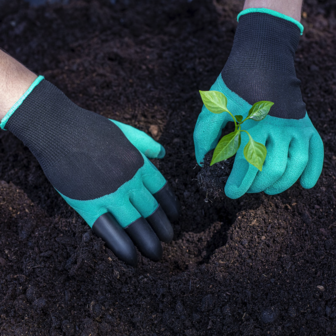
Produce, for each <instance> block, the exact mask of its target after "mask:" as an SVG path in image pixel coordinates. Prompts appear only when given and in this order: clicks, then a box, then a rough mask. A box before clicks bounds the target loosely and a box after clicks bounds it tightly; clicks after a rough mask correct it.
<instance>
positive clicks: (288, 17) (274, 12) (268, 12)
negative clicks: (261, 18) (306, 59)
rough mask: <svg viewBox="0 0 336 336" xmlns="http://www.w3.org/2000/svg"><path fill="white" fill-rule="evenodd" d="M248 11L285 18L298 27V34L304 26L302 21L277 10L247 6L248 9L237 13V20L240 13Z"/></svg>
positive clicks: (243, 13) (244, 13) (301, 32)
mask: <svg viewBox="0 0 336 336" xmlns="http://www.w3.org/2000/svg"><path fill="white" fill-rule="evenodd" d="M250 13H263V14H268V15H272V16H275V17H278V18H280V19H283V20H287V21H289V22H292V23H293V24H295V25H296V26H297V27H298V28H299V29H300V34H301V35H302V34H303V31H304V27H303V25H302V23H300V22H299V21H297V20H295V19H293V18H292V17H290V16H287V15H285V14H282V13H279V12H277V11H275V10H272V9H268V8H248V9H245V10H243V11H242V12H240V13H239V14H238V16H237V21H238V22H239V19H240V17H241V16H242V15H246V14H250Z"/></svg>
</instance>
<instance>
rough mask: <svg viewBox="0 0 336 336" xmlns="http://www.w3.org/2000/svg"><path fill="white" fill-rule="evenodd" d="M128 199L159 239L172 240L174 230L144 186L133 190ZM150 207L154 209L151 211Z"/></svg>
mask: <svg viewBox="0 0 336 336" xmlns="http://www.w3.org/2000/svg"><path fill="white" fill-rule="evenodd" d="M130 201H131V203H132V204H133V206H134V207H135V208H136V209H137V210H138V211H139V213H140V214H141V215H142V217H144V218H145V219H146V220H147V222H148V223H149V224H150V226H151V227H152V229H153V230H154V232H155V233H156V235H157V236H158V237H159V239H160V240H161V241H164V242H166V243H169V242H170V241H172V240H173V237H174V231H173V227H172V225H171V223H170V221H169V220H168V218H167V216H166V214H165V212H164V211H163V210H162V208H161V206H160V205H159V204H158V202H157V201H156V199H155V198H154V197H153V195H152V194H151V193H150V192H149V191H148V190H147V189H146V188H145V187H143V188H142V189H141V190H136V191H134V192H133V193H132V194H131V195H130ZM152 209H155V210H154V211H152Z"/></svg>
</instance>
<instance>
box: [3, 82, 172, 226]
mask: <svg viewBox="0 0 336 336" xmlns="http://www.w3.org/2000/svg"><path fill="white" fill-rule="evenodd" d="M27 111H29V113H27ZM120 124H121V123H119V125H120ZM6 127H7V129H8V130H9V131H11V132H12V133H14V135H16V136H17V137H18V138H20V139H21V140H22V141H23V142H24V144H25V145H26V146H27V147H28V148H29V149H30V150H31V151H32V153H33V154H34V156H35V157H36V158H37V160H38V161H39V163H40V165H41V167H42V169H43V171H44V173H45V175H46V176H47V178H48V179H49V181H50V182H51V184H52V185H53V186H54V187H55V188H56V190H57V191H58V192H59V193H60V194H61V195H62V196H63V197H64V198H65V200H66V201H67V202H68V203H69V204H70V205H72V206H74V207H75V209H76V210H77V211H78V212H79V213H80V215H82V217H83V218H84V219H85V220H86V221H87V222H88V224H89V225H91V226H92V224H93V223H94V221H95V220H96V219H97V218H98V217H99V215H101V214H102V213H104V212H106V211H111V212H112V213H113V215H114V216H115V217H116V218H117V219H118V221H119V222H120V223H121V224H122V226H126V225H128V224H130V223H131V222H132V221H134V220H135V219H137V218H139V217H140V213H139V212H138V211H137V210H136V209H135V208H134V207H133V206H132V205H131V201H130V200H131V199H132V201H133V202H135V203H136V204H137V205H139V210H141V212H144V213H143V215H145V217H147V216H148V215H150V213H152V212H153V211H154V210H155V209H156V207H157V203H156V202H154V201H155V200H154V199H153V198H152V197H150V193H149V190H150V191H151V192H152V193H155V192H157V191H158V190H159V189H161V188H162V187H163V186H164V184H165V183H166V182H165V179H164V178H163V177H162V175H161V174H160V173H159V172H158V170H157V169H156V168H155V167H154V166H153V165H152V164H151V163H150V162H149V161H148V160H147V158H146V157H145V156H144V155H143V154H142V153H141V152H140V151H138V150H137V148H135V146H134V145H132V143H131V142H130V141H129V140H128V139H127V138H126V136H125V135H124V133H123V132H122V130H121V129H120V128H119V127H118V126H117V125H116V124H115V123H113V122H111V121H110V120H108V119H106V118H105V117H103V116H100V115H98V114H96V113H93V112H90V111H87V110H85V109H82V108H80V107H78V106H77V105H75V104H74V103H72V102H71V101H70V100H69V99H68V98H67V97H66V96H65V95H64V94H63V93H62V92H61V91H60V90H59V89H57V88H56V87H55V86H54V85H52V84H51V83H49V82H48V81H46V80H43V81H42V82H41V83H40V84H39V85H38V86H36V88H35V89H34V90H33V92H32V93H31V94H30V95H29V96H28V97H27V98H26V99H25V101H24V102H23V104H22V105H21V106H20V107H19V108H18V109H17V110H16V112H15V113H14V114H13V115H12V116H11V118H10V119H9V121H8V122H7V124H6ZM129 127H130V126H129ZM138 132H139V133H140V131H138ZM148 138H149V137H148ZM150 140H151V141H150ZM147 142H151V144H150V145H151V146H150V147H149V149H152V152H153V153H152V157H153V156H154V157H155V156H158V155H159V153H160V151H161V152H162V146H161V145H159V144H158V143H156V142H155V141H154V140H152V139H150V138H149V139H148V140H147ZM148 153H149V152H148V151H147V154H148ZM149 176H150V178H149ZM121 186H124V188H123V190H122V192H121V190H120V187H121ZM133 190H136V193H133ZM116 193H118V194H120V196H119V195H117V196H115V198H116V202H113V203H112V204H106V202H105V201H104V200H103V199H102V198H104V197H106V195H111V194H116ZM118 196H119V197H118ZM110 197H111V196H110ZM144 200H146V203H147V205H146V206H144V205H143V204H144ZM111 201H112V200H111ZM138 203H140V204H138ZM81 204H82V205H81ZM96 204H97V205H96ZM118 208H122V209H124V210H123V211H121V212H120V209H118Z"/></svg>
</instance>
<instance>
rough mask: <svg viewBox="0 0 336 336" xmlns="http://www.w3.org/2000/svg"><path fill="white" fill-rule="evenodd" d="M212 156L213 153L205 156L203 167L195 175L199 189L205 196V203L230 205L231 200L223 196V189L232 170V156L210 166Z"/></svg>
mask: <svg viewBox="0 0 336 336" xmlns="http://www.w3.org/2000/svg"><path fill="white" fill-rule="evenodd" d="M212 155H213V151H211V152H209V153H208V154H206V155H205V157H204V162H203V167H202V168H201V170H200V171H199V173H198V174H197V182H198V185H199V188H200V190H201V191H202V192H203V193H204V194H205V199H204V201H205V202H212V201H220V202H222V203H223V202H225V203H227V202H228V203H230V202H231V200H230V199H228V198H227V197H226V196H225V194H224V187H225V184H226V182H227V180H228V178H229V176H230V173H231V170H232V168H233V163H234V156H233V157H230V158H229V159H227V160H225V161H221V162H217V163H216V164H214V165H213V166H210V163H211V160H212ZM225 205H227V204H225Z"/></svg>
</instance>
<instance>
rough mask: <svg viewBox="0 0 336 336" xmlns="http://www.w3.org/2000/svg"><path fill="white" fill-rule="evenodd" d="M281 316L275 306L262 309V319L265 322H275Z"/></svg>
mask: <svg viewBox="0 0 336 336" xmlns="http://www.w3.org/2000/svg"><path fill="white" fill-rule="evenodd" d="M278 316H279V310H278V309H277V308H275V307H271V308H266V309H265V310H263V311H262V313H261V316H260V319H261V321H262V322H264V323H273V322H274V321H275V320H276V319H277V318H278Z"/></svg>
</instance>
